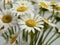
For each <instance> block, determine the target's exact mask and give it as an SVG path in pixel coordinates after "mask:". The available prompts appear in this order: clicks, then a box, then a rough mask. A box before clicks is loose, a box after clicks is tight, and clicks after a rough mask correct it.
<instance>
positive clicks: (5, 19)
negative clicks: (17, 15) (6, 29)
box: [2, 14, 12, 23]
mask: <svg viewBox="0 0 60 45" xmlns="http://www.w3.org/2000/svg"><path fill="white" fill-rule="evenodd" d="M11 21H12V16H11V15H8V14H6V15H4V16H3V17H2V22H3V23H10V22H11Z"/></svg>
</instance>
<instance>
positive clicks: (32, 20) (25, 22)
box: [19, 15, 44, 33]
mask: <svg viewBox="0 0 60 45" xmlns="http://www.w3.org/2000/svg"><path fill="white" fill-rule="evenodd" d="M43 24H44V22H43V21H42V18H41V17H40V16H39V15H36V16H35V17H34V16H33V15H28V16H22V17H21V20H19V25H20V28H21V30H24V29H25V31H28V32H31V31H32V32H33V33H35V29H36V30H38V31H41V29H42V28H43V27H44V26H43Z"/></svg>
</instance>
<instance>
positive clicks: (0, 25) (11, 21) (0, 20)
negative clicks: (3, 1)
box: [0, 10, 17, 33]
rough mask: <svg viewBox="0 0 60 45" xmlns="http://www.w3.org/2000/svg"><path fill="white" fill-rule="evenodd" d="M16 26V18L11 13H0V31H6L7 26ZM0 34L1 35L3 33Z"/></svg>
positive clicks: (4, 11) (5, 11)
mask: <svg viewBox="0 0 60 45" xmlns="http://www.w3.org/2000/svg"><path fill="white" fill-rule="evenodd" d="M16 25H17V17H16V16H14V14H13V13H11V12H9V11H7V10H3V11H2V12H0V31H3V32H4V30H7V28H9V26H16ZM3 32H2V33H3Z"/></svg>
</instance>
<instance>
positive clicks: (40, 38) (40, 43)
mask: <svg viewBox="0 0 60 45" xmlns="http://www.w3.org/2000/svg"><path fill="white" fill-rule="evenodd" d="M44 14H45V11H43V16H44ZM44 33H45V30H43V33H42V35H41V37H40V36H39V37H38V39H39V41H38V40H37V41H38V45H42V39H43V36H44Z"/></svg>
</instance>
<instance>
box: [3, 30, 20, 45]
mask: <svg viewBox="0 0 60 45" xmlns="http://www.w3.org/2000/svg"><path fill="white" fill-rule="evenodd" d="M19 34H20V31H18V32H16V33H15V34H14V35H13V36H12V38H10V39H9V40H8V41H7V42H5V44H4V45H14V44H15V42H16V40H17V38H18V36H19Z"/></svg>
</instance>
